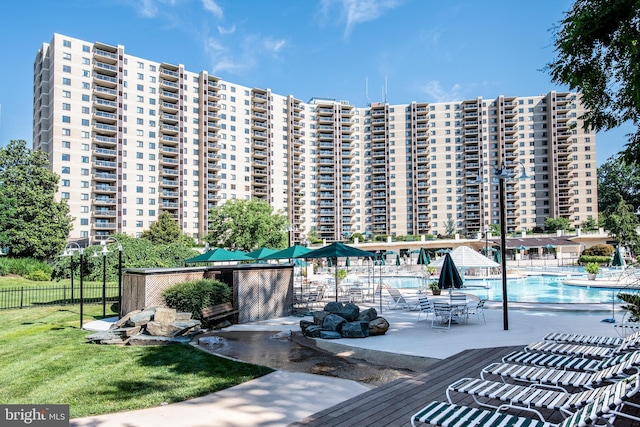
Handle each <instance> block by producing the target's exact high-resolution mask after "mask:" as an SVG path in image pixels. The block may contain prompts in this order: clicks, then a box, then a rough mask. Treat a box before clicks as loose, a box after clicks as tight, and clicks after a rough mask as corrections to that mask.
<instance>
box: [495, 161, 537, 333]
mask: <svg viewBox="0 0 640 427" xmlns="http://www.w3.org/2000/svg"><path fill="white" fill-rule="evenodd" d="M520 167H521V168H522V176H521V177H520V178H519V179H528V178H529V177H528V176H527V174H526V171H525V168H524V164H523V163H520ZM493 172H494V174H493V177H494V179H496V180H498V191H499V193H500V250H501V251H502V259H501V261H502V262H501V264H502V323H503V327H504V330H505V331H507V330H509V312H508V306H509V304H508V301H507V300H508V297H507V257H506V248H507V221H506V217H507V206H506V204H505V200H504V199H505V194H504V193H505V188H504V181H505V180H507V179H512V178H513V177H514V174H513V172H512V171H511V170H510V169H507V167H506V166H505V164H504V162H502V164H501V165H500V168H495V167H494V170H493Z"/></svg>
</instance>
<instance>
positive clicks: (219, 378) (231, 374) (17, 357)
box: [0, 305, 272, 418]
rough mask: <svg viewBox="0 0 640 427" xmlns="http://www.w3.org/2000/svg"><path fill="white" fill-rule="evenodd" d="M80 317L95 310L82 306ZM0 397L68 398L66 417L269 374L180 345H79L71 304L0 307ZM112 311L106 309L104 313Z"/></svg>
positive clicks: (142, 404)
mask: <svg viewBox="0 0 640 427" xmlns="http://www.w3.org/2000/svg"><path fill="white" fill-rule="evenodd" d="M84 311H85V322H86V321H89V320H92V319H98V318H100V317H101V315H102V306H101V305H85V307H84ZM1 313H2V320H3V327H2V329H1V330H0V342H1V343H2V345H0V360H2V364H1V365H0V378H2V381H0V403H3V404H9V403H22V404H25V403H31V404H56V403H62V404H69V405H70V411H71V417H72V418H77V417H83V416H88V415H97V414H104V413H111V412H119V411H125V410H132V409H141V408H148V407H152V406H157V405H160V404H161V403H163V402H169V403H172V402H179V401H183V400H186V399H189V398H193V397H197V396H202V395H204V394H207V393H211V392H214V391H219V390H223V389H225V388H228V387H231V386H234V385H237V384H240V383H242V382H245V381H248V380H251V379H253V378H257V377H260V376H262V375H265V374H267V373H269V372H272V370H271V369H270V368H266V367H263V366H255V365H249V364H245V363H237V362H233V361H230V360H228V359H225V358H220V357H216V356H213V355H210V354H208V353H205V352H202V351H200V350H198V349H196V348H194V347H192V346H190V345H188V344H176V345H171V346H159V347H118V346H109V345H96V344H87V343H86V342H85V336H86V335H88V334H90V333H91V332H89V331H83V330H80V329H79V306H78V305H66V306H49V307H39V308H27V309H22V310H19V309H16V310H2V312H1ZM112 315H114V313H107V316H112Z"/></svg>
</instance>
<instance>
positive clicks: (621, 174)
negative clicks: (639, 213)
mask: <svg viewBox="0 0 640 427" xmlns="http://www.w3.org/2000/svg"><path fill="white" fill-rule="evenodd" d="M620 200H624V201H625V202H627V203H631V204H632V205H633V206H640V164H630V163H627V162H625V161H624V159H623V158H622V157H621V156H614V157H611V158H610V159H608V160H607V161H606V162H605V163H603V164H602V165H601V166H600V167H599V168H598V210H599V211H600V212H604V211H606V210H607V209H608V208H611V207H615V206H616V205H617V204H618V202H619V201H620Z"/></svg>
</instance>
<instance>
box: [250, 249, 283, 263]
mask: <svg viewBox="0 0 640 427" xmlns="http://www.w3.org/2000/svg"><path fill="white" fill-rule="evenodd" d="M276 252H278V249H271V248H260V249H256V250H255V251H251V252H249V253H247V256H248V257H251V258H253V259H257V260H262V258H264V257H266V256H267V255H272V254H275V253H276Z"/></svg>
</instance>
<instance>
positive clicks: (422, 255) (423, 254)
mask: <svg viewBox="0 0 640 427" xmlns="http://www.w3.org/2000/svg"><path fill="white" fill-rule="evenodd" d="M428 256H429V254H427V251H426V250H425V249H424V248H420V252H418V264H419V265H427V264H429V261H428V260H427V257H428Z"/></svg>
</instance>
